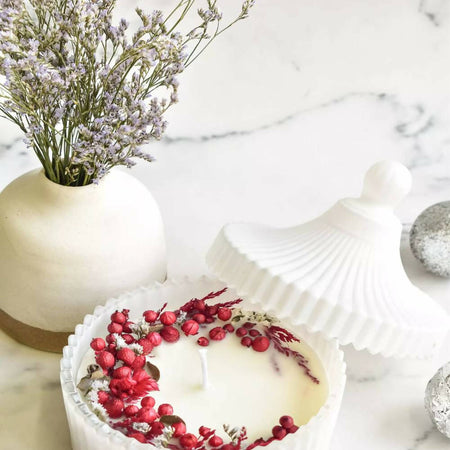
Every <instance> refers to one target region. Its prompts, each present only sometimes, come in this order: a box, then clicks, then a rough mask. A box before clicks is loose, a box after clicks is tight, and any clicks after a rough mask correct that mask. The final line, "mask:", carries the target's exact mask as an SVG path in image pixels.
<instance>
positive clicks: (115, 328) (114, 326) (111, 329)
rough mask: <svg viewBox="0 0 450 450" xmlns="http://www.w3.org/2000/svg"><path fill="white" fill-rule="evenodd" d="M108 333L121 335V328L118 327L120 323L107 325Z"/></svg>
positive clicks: (120, 326)
mask: <svg viewBox="0 0 450 450" xmlns="http://www.w3.org/2000/svg"><path fill="white" fill-rule="evenodd" d="M108 331H109V332H110V333H111V334H112V333H118V334H120V333H122V331H123V326H122V325H120V323H116V322H111V323H110V324H109V325H108Z"/></svg>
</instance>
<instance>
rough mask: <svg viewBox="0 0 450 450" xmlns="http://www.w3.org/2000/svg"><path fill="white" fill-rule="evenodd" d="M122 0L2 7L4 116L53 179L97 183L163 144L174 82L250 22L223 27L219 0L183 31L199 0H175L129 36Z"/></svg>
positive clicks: (13, 1) (3, 1)
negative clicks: (148, 147) (120, 14)
mask: <svg viewBox="0 0 450 450" xmlns="http://www.w3.org/2000/svg"><path fill="white" fill-rule="evenodd" d="M116 3H117V0H95V1H92V0H0V76H2V78H3V83H2V85H1V88H0V116H2V117H5V118H7V119H9V120H11V121H12V122H14V123H15V124H17V125H18V126H19V127H20V129H21V130H22V131H23V132H24V133H25V135H26V139H25V141H26V144H27V146H28V147H30V148H32V149H33V151H34V152H35V153H36V155H37V157H38V158H39V160H40V162H41V163H42V166H43V167H44V170H45V174H46V176H47V178H49V179H50V180H52V181H54V182H56V183H59V184H62V185H67V186H83V185H86V184H90V183H98V181H99V180H100V179H101V178H102V177H103V176H104V175H105V174H106V173H108V171H109V170H110V169H111V168H112V167H114V166H117V165H124V166H127V167H131V166H133V165H134V164H135V162H134V159H135V158H142V159H144V160H147V161H152V157H151V156H150V155H149V154H147V153H145V152H143V151H142V150H141V149H140V147H141V146H142V145H144V144H146V143H148V142H150V141H151V140H153V139H160V138H161V136H162V134H163V133H164V131H165V129H166V126H167V122H166V121H165V120H164V113H165V112H166V111H167V109H168V108H169V107H170V106H172V105H173V104H174V103H176V102H177V100H178V97H177V91H178V80H177V76H178V75H179V74H180V73H181V72H183V71H184V70H185V68H186V67H188V66H189V65H190V64H192V63H193V62H194V61H195V60H196V58H197V57H198V56H199V55H200V54H201V53H202V52H203V51H204V50H205V49H206V48H207V47H208V46H209V45H210V44H211V42H212V41H213V40H214V39H215V38H217V37H218V36H219V35H220V34H221V33H223V32H224V31H225V30H227V29H228V28H229V27H230V26H232V25H233V24H235V23H236V22H238V21H240V20H242V19H244V18H246V17H247V16H248V13H249V10H250V8H251V7H252V6H253V4H254V0H244V1H243V3H242V4H241V9H240V12H239V14H238V15H237V17H235V18H234V19H233V20H231V21H230V22H228V23H227V24H222V22H223V20H222V13H221V12H220V10H219V7H218V4H217V3H218V2H217V0H205V3H206V5H205V7H203V8H199V9H197V14H198V17H199V24H198V25H197V26H195V27H194V28H192V29H190V30H188V31H187V32H180V31H178V29H179V28H180V25H181V23H182V22H183V20H184V19H185V18H186V17H187V16H188V14H189V13H190V12H192V10H193V8H194V6H195V5H196V4H197V3H199V2H198V1H197V0H178V1H177V4H176V6H175V7H174V9H173V10H172V11H171V12H169V13H168V14H167V15H165V16H164V14H163V13H162V12H161V11H154V12H152V13H150V14H147V13H146V12H144V11H143V10H142V9H139V8H137V9H136V12H137V14H138V16H139V18H140V20H141V22H142V24H141V26H140V27H139V28H138V30H137V31H136V32H135V33H134V34H131V33H129V32H128V23H127V22H126V21H125V20H124V19H122V20H121V21H120V23H119V24H118V25H114V24H113V19H112V13H113V10H114V7H115V6H116Z"/></svg>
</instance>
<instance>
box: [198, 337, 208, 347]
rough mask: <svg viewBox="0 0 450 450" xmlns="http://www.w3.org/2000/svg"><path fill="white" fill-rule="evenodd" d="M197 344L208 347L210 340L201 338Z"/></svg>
mask: <svg viewBox="0 0 450 450" xmlns="http://www.w3.org/2000/svg"><path fill="white" fill-rule="evenodd" d="M197 344H198V345H200V346H201V347H208V345H209V340H208V338H205V337H200V338H198V339H197Z"/></svg>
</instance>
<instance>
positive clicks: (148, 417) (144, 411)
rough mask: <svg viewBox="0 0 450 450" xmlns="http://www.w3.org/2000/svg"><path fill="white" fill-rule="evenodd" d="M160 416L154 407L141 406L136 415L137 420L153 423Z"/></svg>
mask: <svg viewBox="0 0 450 450" xmlns="http://www.w3.org/2000/svg"><path fill="white" fill-rule="evenodd" d="M157 417H158V414H157V412H156V411H155V410H154V409H153V408H147V407H145V408H141V409H140V410H139V411H138V412H137V414H136V417H135V421H136V422H146V423H152V422H154V421H155V420H156V419H157Z"/></svg>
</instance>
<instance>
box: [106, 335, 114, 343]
mask: <svg viewBox="0 0 450 450" xmlns="http://www.w3.org/2000/svg"><path fill="white" fill-rule="evenodd" d="M105 339H106V342H107V343H108V344H114V343H115V342H116V337H115V336H114V335H113V334H108V336H106V338H105Z"/></svg>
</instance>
